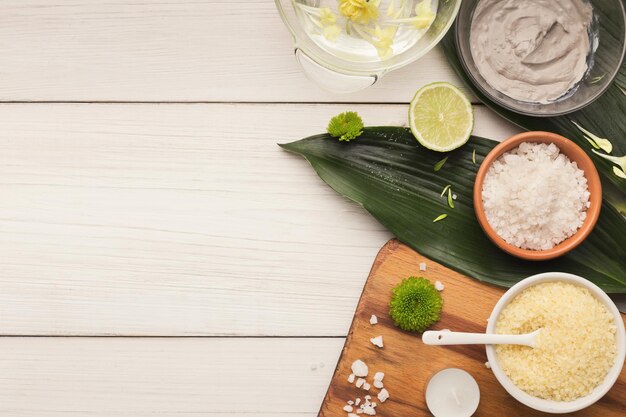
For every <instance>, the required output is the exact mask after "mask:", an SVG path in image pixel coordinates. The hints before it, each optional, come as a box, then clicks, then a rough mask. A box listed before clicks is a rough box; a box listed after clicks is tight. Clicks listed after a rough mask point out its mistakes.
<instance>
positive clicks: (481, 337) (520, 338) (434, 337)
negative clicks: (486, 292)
mask: <svg viewBox="0 0 626 417" xmlns="http://www.w3.org/2000/svg"><path fill="white" fill-rule="evenodd" d="M540 331H541V329H538V330H535V331H534V332H532V333H526V334H487V333H462V332H450V331H447V330H444V331H442V330H435V331H433V330H429V331H426V332H424V334H423V335H422V342H424V343H425V344H427V345H524V346H530V347H533V348H534V347H535V340H536V339H537V335H538V334H539V332H540Z"/></svg>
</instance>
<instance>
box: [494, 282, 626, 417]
mask: <svg viewBox="0 0 626 417" xmlns="http://www.w3.org/2000/svg"><path fill="white" fill-rule="evenodd" d="M554 281H563V282H568V283H570V284H574V285H579V286H581V287H584V288H587V289H588V290H589V291H590V292H591V294H593V295H595V296H596V297H597V298H598V300H600V301H601V302H602V303H603V304H604V305H605V306H606V307H607V308H608V310H609V311H610V312H611V313H612V314H613V317H614V319H615V324H616V326H617V354H616V355H615V363H614V364H613V366H612V367H611V369H610V370H609V373H608V374H607V375H606V377H605V378H604V382H602V384H600V385H599V386H597V387H596V388H595V389H594V390H593V391H592V392H591V393H590V394H589V395H586V396H584V397H581V398H578V399H576V400H574V401H567V402H566V401H551V400H544V399H542V398H537V397H533V396H532V395H530V394H527V393H526V392H524V391H522V390H521V389H520V388H518V387H517V386H516V385H515V384H513V382H512V381H511V380H510V379H509V377H508V376H506V374H505V373H504V371H503V370H502V368H501V367H500V365H499V364H498V359H497V356H496V350H495V346H494V345H487V359H488V360H489V365H490V366H491V370H492V371H493V373H494V374H495V376H496V379H497V380H498V382H500V384H501V385H502V386H503V387H504V389H505V390H507V392H508V393H509V394H511V395H512V396H513V397H514V398H515V399H516V400H518V401H519V402H521V403H522V404H525V405H527V406H528V407H530V408H534V409H535V410H539V411H543V412H546V413H554V414H562V413H571V412H574V411H577V410H581V409H583V408H585V407H588V406H590V405H591V404H593V403H595V402H596V401H598V400H599V399H600V398H602V397H603V396H604V394H606V393H607V392H608V391H609V389H611V387H612V386H613V384H614V383H615V381H616V380H617V378H618V377H619V374H620V372H621V371H622V366H623V365H624V358H625V357H626V334H625V332H624V322H623V321H622V316H621V314H620V312H619V310H618V309H617V307H616V306H615V304H614V303H613V301H611V299H610V298H609V296H608V295H606V293H605V292H604V291H602V290H601V289H600V288H599V287H598V286H597V285H595V284H593V283H591V282H590V281H587V280H586V279H584V278H581V277H579V276H577V275H572V274H566V273H564V272H547V273H544V274H538V275H533V276H531V277H528V278H526V279H524V280H522V281H520V282H518V283H517V284H515V285H514V286H512V287H511V288H510V289H509V290H508V291H507V292H506V293H504V295H503V296H502V298H500V300H499V301H498V303H497V304H496V306H495V307H494V309H493V311H492V312H491V316H490V317H489V323H488V324H487V333H494V332H495V327H496V322H497V321H498V316H499V315H500V312H501V311H502V309H503V308H504V307H505V306H506V305H507V304H508V303H509V302H510V301H511V300H512V299H513V298H515V297H516V296H517V295H518V294H519V293H520V292H522V291H524V290H525V289H526V288H528V287H532V286H533V285H536V284H539V283H543V282H554Z"/></svg>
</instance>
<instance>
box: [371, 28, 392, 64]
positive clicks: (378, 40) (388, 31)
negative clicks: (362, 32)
mask: <svg viewBox="0 0 626 417" xmlns="http://www.w3.org/2000/svg"><path fill="white" fill-rule="evenodd" d="M397 30H398V28H397V27H395V26H389V27H387V28H385V29H381V28H380V26H378V25H376V29H374V38H375V39H374V40H373V42H372V45H374V47H375V48H376V51H377V52H378V56H379V57H381V58H382V59H387V58H389V57H391V56H392V55H393V49H392V48H391V46H392V45H393V38H394V37H395V36H396V31H397Z"/></svg>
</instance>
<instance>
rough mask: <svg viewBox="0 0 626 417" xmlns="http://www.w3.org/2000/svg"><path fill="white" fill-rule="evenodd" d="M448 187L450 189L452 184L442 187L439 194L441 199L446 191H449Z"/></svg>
mask: <svg viewBox="0 0 626 417" xmlns="http://www.w3.org/2000/svg"><path fill="white" fill-rule="evenodd" d="M450 187H452V184H448V185H446V186H445V187H443V191H442V192H441V197H443V195H444V194H445V193H446V191H448V190H449V189H450Z"/></svg>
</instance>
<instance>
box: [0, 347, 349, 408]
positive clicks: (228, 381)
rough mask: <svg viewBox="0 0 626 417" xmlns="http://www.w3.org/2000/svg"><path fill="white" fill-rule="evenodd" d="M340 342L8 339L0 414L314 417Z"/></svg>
mask: <svg viewBox="0 0 626 417" xmlns="http://www.w3.org/2000/svg"><path fill="white" fill-rule="evenodd" d="M342 344H343V339H340V338H338V339H256V338H255V339H247V338H236V339H230V338H227V339H220V338H165V339H163V338H110V337H105V338H0V375H1V377H0V415H1V416H3V417H43V416H52V417H61V416H63V417H69V416H85V417H110V416H121V417H153V416H154V417H156V416H158V417H170V416H171V417H174V416H176V417H180V416H211V417H235V416H250V417H278V416H281V417H309V416H310V417H313V416H314V415H315V414H316V413H317V410H318V409H319V406H320V402H321V399H322V397H323V394H324V391H325V390H326V387H327V385H328V380H329V379H330V377H331V375H332V372H333V369H334V365H335V364H336V362H337V358H338V356H339V353H340V351H341V345H342ZM312 364H315V365H317V368H316V369H315V370H313V369H311V365H312ZM322 364H324V367H321V365H322Z"/></svg>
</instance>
